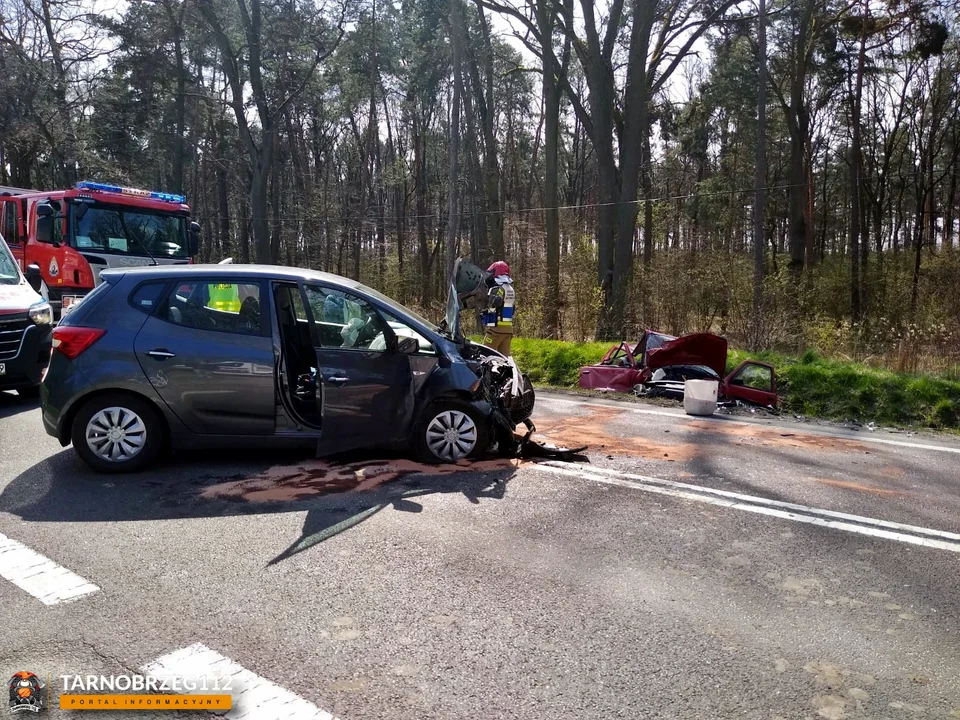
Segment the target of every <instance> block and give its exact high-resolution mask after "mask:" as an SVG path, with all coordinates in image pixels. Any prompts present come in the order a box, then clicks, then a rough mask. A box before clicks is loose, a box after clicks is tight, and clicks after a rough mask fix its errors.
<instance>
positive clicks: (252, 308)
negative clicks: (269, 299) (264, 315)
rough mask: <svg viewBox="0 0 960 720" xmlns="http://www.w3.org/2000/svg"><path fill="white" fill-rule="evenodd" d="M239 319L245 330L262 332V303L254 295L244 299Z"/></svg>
mask: <svg viewBox="0 0 960 720" xmlns="http://www.w3.org/2000/svg"><path fill="white" fill-rule="evenodd" d="M239 319H240V325H241V327H242V328H243V329H244V330H248V331H250V332H255V333H259V332H260V302H259V301H258V300H257V299H256V298H255V297H253V296H252V295H251V296H249V297H246V298H244V299H243V303H242V304H241V305H240V314H239Z"/></svg>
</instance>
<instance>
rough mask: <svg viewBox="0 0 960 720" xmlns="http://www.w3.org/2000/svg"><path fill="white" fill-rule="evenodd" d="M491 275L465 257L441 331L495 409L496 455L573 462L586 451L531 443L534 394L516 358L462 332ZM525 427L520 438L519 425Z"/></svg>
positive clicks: (478, 306) (482, 300)
mask: <svg viewBox="0 0 960 720" xmlns="http://www.w3.org/2000/svg"><path fill="white" fill-rule="evenodd" d="M492 284H493V276H492V275H491V274H490V273H488V272H486V271H485V270H483V269H481V268H479V267H478V266H476V265H474V264H473V263H471V262H468V261H466V260H464V259H462V258H460V259H458V260H457V264H456V266H455V268H454V273H453V277H452V278H451V281H450V287H449V290H448V295H447V309H446V316H445V317H444V321H443V323H442V324H441V325H440V330H441V331H442V332H444V333H445V334H447V336H448V337H449V338H450V339H451V340H452V341H453V342H454V343H456V345H457V347H458V349H459V350H460V354H461V355H462V356H463V358H464V359H465V360H466V361H467V363H468V364H469V365H470V367H471V369H472V370H473V371H474V372H475V373H476V374H477V376H478V377H479V378H480V384H479V386H478V389H477V392H478V393H479V394H480V396H481V397H482V398H483V399H484V400H486V401H487V402H488V403H489V404H490V406H491V407H492V408H493V420H494V423H495V426H496V428H497V431H498V432H497V435H496V437H497V440H496V444H497V447H496V450H497V452H498V453H500V454H503V455H515V456H520V457H551V458H561V459H570V458H572V457H575V456H579V455H580V453H582V452H583V451H584V450H586V447H580V448H573V449H571V448H559V447H556V446H554V445H550V444H548V443H541V442H536V441H534V440H532V435H533V433H534V432H536V427H535V426H534V424H533V422H532V421H531V419H530V418H531V416H532V415H533V407H534V403H535V400H536V394H535V392H534V390H533V384H532V383H531V382H530V378H529V377H527V375H526V374H524V373H522V372H521V371H520V368H519V367H517V363H516V362H515V361H514V359H513V358H512V357H506V356H505V355H502V354H500V353H498V352H497V351H495V350H492V349H490V348H488V347H486V346H484V345H477V344H476V343H473V342H471V341H470V340H469V339H468V338H467V337H466V336H465V335H464V333H463V323H462V315H461V313H462V312H463V310H482V309H484V308H485V307H486V303H487V292H488V290H489V288H490V287H491V286H492ZM519 425H523V426H525V427H526V430H527V431H526V433H525V434H524V435H523V436H522V437H518V436H517V426H519Z"/></svg>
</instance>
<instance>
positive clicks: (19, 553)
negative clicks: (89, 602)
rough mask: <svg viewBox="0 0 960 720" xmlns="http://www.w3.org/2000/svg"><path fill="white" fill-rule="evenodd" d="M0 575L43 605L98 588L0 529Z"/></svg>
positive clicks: (73, 597) (68, 600) (91, 591)
mask: <svg viewBox="0 0 960 720" xmlns="http://www.w3.org/2000/svg"><path fill="white" fill-rule="evenodd" d="M0 576H2V577H4V578H6V579H7V580H9V581H10V582H12V583H13V584H14V585H16V586H17V587H18V588H20V589H21V590H25V591H26V592H28V593H30V594H31V595H33V596H34V597H35V598H37V600H39V601H40V602H42V603H43V604H44V605H59V604H60V603H66V602H72V601H74V600H79V599H80V598H82V597H86V596H87V595H91V594H93V593H95V592H97V591H98V590H99V589H100V588H99V587H97V586H96V585H94V584H93V583H91V582H89V581H87V580H84V579H83V578H82V577H80V576H79V575H77V574H76V573H73V572H70V571H69V570H67V569H66V568H65V567H61V566H60V565H57V563H55V562H54V561H53V560H51V559H50V558H47V557H44V556H43V555H41V554H40V553H38V552H35V551H33V550H31V549H30V548H28V547H27V546H26V545H23V544H22V543H19V542H17V541H16V540H13V539H11V538H8V537H7V536H6V535H3V534H2V533H0Z"/></svg>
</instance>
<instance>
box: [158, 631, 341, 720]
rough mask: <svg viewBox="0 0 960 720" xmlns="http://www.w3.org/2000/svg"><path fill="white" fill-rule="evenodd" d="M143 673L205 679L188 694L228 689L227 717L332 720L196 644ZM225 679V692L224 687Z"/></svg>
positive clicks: (275, 686)
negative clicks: (228, 687)
mask: <svg viewBox="0 0 960 720" xmlns="http://www.w3.org/2000/svg"><path fill="white" fill-rule="evenodd" d="M143 673H144V674H145V675H147V676H148V677H155V678H157V679H158V680H160V679H164V678H166V679H173V678H180V679H182V680H184V679H190V680H199V681H201V682H202V680H203V678H206V679H207V689H206V690H204V689H203V688H202V687H200V688H197V689H196V690H193V691H192V694H211V693H213V694H216V693H226V692H229V694H231V695H232V696H233V707H232V708H231V709H230V710H229V711H228V712H227V713H226V715H225V717H227V718H230V719H231V720H239V719H240V718H245V720H334V717H333V716H332V715H331V714H330V713H328V712H325V711H323V710H321V709H320V708H318V707H317V706H316V705H314V704H313V703H311V702H308V701H307V700H304V699H303V698H301V697H300V696H298V695H295V694H294V693H292V692H290V691H289V690H286V689H284V688H282V687H280V686H279V685H277V684H276V683H274V682H271V681H270V680H267V679H266V678H264V677H261V676H259V675H257V674H256V673H253V672H251V671H250V670H247V669H246V668H244V667H243V666H242V665H238V664H237V663H235V662H234V661H233V660H230V659H229V658H227V657H224V656H223V655H221V654H220V653H218V652H216V651H215V650H211V649H210V648H208V647H206V646H205V645H202V644H200V643H195V644H193V645H191V646H189V647H185V648H181V649H179V650H174V651H173V652H171V653H167V654H166V655H163V656H162V657H160V658H157V659H156V660H154V661H153V662H152V663H150V664H148V665H146V666H145V667H144V668H143ZM228 678H229V679H230V681H229V684H230V690H229V691H227V690H225V689H224V687H225V685H224V684H225V683H226V681H227V679H228ZM217 682H219V689H217V687H216V683H217Z"/></svg>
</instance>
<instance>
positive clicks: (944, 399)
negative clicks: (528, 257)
mask: <svg viewBox="0 0 960 720" xmlns="http://www.w3.org/2000/svg"><path fill="white" fill-rule="evenodd" d="M611 345H612V343H605V342H601V343H597V342H593V343H572V342H562V341H558V340H537V339H534V338H514V340H513V343H512V346H511V350H512V354H513V357H514V358H515V359H516V361H517V364H518V365H519V366H520V368H521V369H522V370H523V371H524V372H525V373H527V374H528V375H529V376H530V380H531V381H532V382H533V383H534V384H535V385H541V386H547V387H557V388H576V387H577V379H578V377H579V374H580V368H581V366H583V365H591V364H593V363H596V362H598V361H599V360H600V359H601V358H602V357H603V356H604V354H605V353H606V352H607V350H609V349H610V347H611ZM748 358H752V359H755V360H762V361H764V362H769V363H771V364H772V365H773V366H774V367H775V368H776V372H777V392H778V394H779V395H780V400H781V407H782V409H783V410H784V411H785V412H789V413H795V414H798V415H804V416H807V417H817V418H823V419H827V420H857V421H860V422H863V423H867V422H875V423H877V424H879V425H887V426H898V427H929V428H944V429H947V428H949V429H954V430H956V429H960V382H958V381H955V380H948V379H945V378H939V377H936V376H932V375H911V374H907V373H896V372H891V371H889V370H880V369H877V368H872V367H868V366H866V365H861V364H858V363H850V362H840V361H836V360H828V359H825V358H822V357H820V356H819V355H818V354H817V353H816V352H815V351H812V350H810V351H807V352H806V353H804V355H803V356H802V357H799V358H797V357H788V356H785V355H780V354H777V353H769V352H765V353H747V352H745V351H742V350H736V349H731V350H730V351H729V353H728V356H727V362H728V365H727V370H728V372H729V371H730V370H733V368H734V367H736V366H737V365H739V364H740V362H741V361H743V360H746V359H748Z"/></svg>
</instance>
